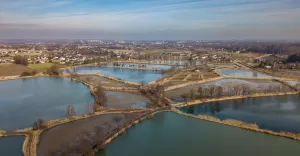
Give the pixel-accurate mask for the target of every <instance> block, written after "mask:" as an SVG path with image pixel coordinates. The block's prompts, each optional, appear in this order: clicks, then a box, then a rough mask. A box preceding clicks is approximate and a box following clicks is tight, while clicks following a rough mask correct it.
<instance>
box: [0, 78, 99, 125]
mask: <svg viewBox="0 0 300 156" xmlns="http://www.w3.org/2000/svg"><path fill="white" fill-rule="evenodd" d="M89 101H90V102H93V96H91V94H90V90H89V89H88V87H86V86H85V85H83V84H81V83H78V82H74V81H71V80H69V79H63V78H56V77H39V78H32V79H18V80H9V81H0V129H4V130H14V129H20V128H27V127H31V126H32V124H33V123H34V121H36V120H37V119H39V118H41V119H43V120H50V119H57V118H61V117H65V116H66V114H67V113H66V112H67V111H66V108H67V105H68V104H72V105H73V106H74V108H75V112H76V115H80V114H83V113H86V112H87V103H88V102H89Z"/></svg>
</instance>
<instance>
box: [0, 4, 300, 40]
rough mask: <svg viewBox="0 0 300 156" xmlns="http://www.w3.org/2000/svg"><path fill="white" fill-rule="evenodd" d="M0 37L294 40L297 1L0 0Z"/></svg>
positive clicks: (299, 36) (299, 11)
mask: <svg viewBox="0 0 300 156" xmlns="http://www.w3.org/2000/svg"><path fill="white" fill-rule="evenodd" d="M0 38H2V39H115V40H231V39H236V40H248V39H251V40H252V39H255V40H300V0H0Z"/></svg>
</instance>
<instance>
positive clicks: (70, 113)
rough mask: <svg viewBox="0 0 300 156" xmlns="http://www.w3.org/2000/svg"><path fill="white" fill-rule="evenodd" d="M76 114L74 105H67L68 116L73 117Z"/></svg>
mask: <svg viewBox="0 0 300 156" xmlns="http://www.w3.org/2000/svg"><path fill="white" fill-rule="evenodd" d="M74 115H75V109H74V107H73V105H71V104H70V105H68V106H67V116H68V117H72V116H74Z"/></svg>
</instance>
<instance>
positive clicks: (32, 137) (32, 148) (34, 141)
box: [23, 109, 149, 156]
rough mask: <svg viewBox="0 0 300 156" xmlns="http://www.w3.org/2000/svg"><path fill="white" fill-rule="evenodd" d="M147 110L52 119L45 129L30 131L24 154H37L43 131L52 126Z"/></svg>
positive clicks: (34, 155) (118, 111)
mask: <svg viewBox="0 0 300 156" xmlns="http://www.w3.org/2000/svg"><path fill="white" fill-rule="evenodd" d="M145 111H149V110H146V109H144V110H142V109H140V110H132V111H130V110H127V111H125V110H117V111H111V112H110V111H107V112H105V111H101V112H95V113H94V114H85V115H82V116H74V117H71V118H61V119H57V120H51V121H48V122H46V123H45V125H46V127H47V128H45V129H41V130H35V131H33V130H31V132H30V133H29V135H28V137H26V138H28V139H27V142H25V141H24V143H23V148H24V151H23V153H24V156H36V155H37V147H38V144H39V141H40V140H39V139H40V135H41V133H43V132H44V131H46V130H48V129H50V128H54V127H56V126H60V125H63V124H66V123H71V122H73V121H77V120H81V119H86V118H89V117H94V116H99V115H103V114H127V113H134V112H145Z"/></svg>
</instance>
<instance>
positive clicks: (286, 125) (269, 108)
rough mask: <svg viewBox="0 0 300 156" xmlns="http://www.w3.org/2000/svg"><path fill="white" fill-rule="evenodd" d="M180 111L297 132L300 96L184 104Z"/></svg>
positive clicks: (299, 125)
mask: <svg viewBox="0 0 300 156" xmlns="http://www.w3.org/2000/svg"><path fill="white" fill-rule="evenodd" d="M180 110H181V111H183V112H186V113H191V114H194V115H198V114H208V115H213V116H215V117H218V118H220V119H236V120H241V121H244V122H249V123H256V124H258V126H259V127H261V128H265V129H270V130H273V131H288V132H294V133H300V96H299V95H285V96H273V97H258V98H248V99H239V100H227V101H218V102H209V103H207V104H200V105H195V106H188V107H183V108H181V109H180Z"/></svg>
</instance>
